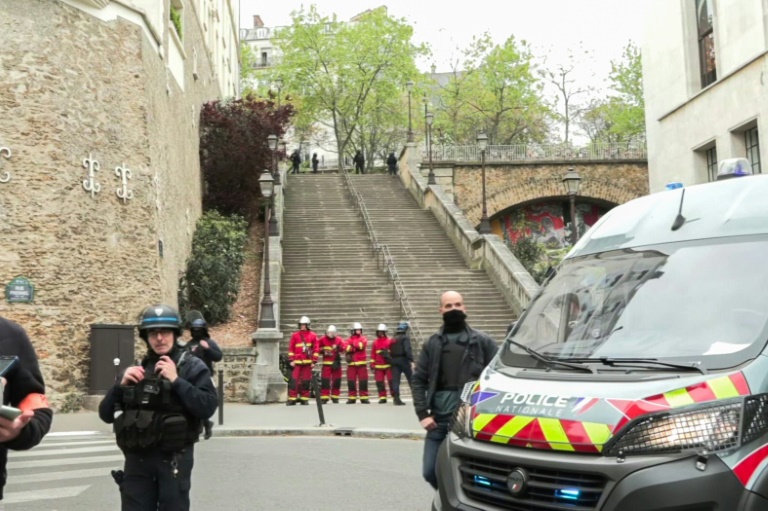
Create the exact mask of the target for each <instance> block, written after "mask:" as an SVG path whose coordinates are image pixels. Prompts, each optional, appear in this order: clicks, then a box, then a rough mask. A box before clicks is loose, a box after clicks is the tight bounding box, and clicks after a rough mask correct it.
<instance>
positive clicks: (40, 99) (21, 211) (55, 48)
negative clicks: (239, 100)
mask: <svg viewBox="0 0 768 511" xmlns="http://www.w3.org/2000/svg"><path fill="white" fill-rule="evenodd" d="M237 5H238V3H237V2H236V1H234V0H215V1H214V0H55V1H51V0H0V48H2V52H0V147H1V148H3V149H0V151H2V152H0V155H1V156H0V262H1V263H2V264H0V282H1V283H2V284H3V287H4V288H6V291H8V288H7V287H6V286H7V284H9V283H10V282H11V281H12V280H13V279H14V278H16V277H23V278H24V279H27V281H28V282H30V283H31V284H32V285H33V286H34V297H33V299H31V300H19V301H14V300H10V299H9V297H8V295H6V299H5V300H2V301H1V302H0V315H2V316H5V317H7V318H9V319H12V320H15V321H17V322H19V323H20V324H22V325H23V326H24V327H25V328H26V329H27V331H28V332H29V334H30V337H31V338H32V341H33V344H34V345H35V347H36V349H37V351H38V354H39V357H40V362H41V366H42V369H43V373H44V376H45V377H46V383H47V384H48V387H49V394H50V396H51V398H52V402H53V404H54V406H56V407H57V408H59V409H65V410H66V409H76V408H78V407H79V404H81V403H82V400H83V398H84V396H85V395H86V394H87V393H88V387H89V375H90V371H89V364H90V362H91V361H90V355H89V353H90V340H89V337H90V331H91V328H92V326H93V325H106V324H109V325H113V324H114V325H135V324H136V321H137V317H138V314H139V312H140V311H141V309H142V308H143V307H145V306H147V305H149V304H151V303H153V302H161V301H162V302H167V303H170V304H172V305H177V296H178V283H179V277H180V274H181V273H182V272H183V271H184V269H185V267H186V259H187V257H188V255H189V253H190V249H191V242H192V235H193V233H194V228H195V223H196V221H197V219H198V217H199V216H200V214H201V193H202V187H201V177H200V163H199V128H198V125H199V112H200V107H201V105H202V104H203V103H204V102H206V101H210V100H213V99H216V98H221V97H228V96H233V95H237V94H238V87H239V85H238V76H239V69H238V51H237V49H238V31H237V24H236V20H237V19H238V15H239V14H238V12H237ZM28 298H29V297H28ZM123 362H124V363H125V362H127V361H123Z"/></svg>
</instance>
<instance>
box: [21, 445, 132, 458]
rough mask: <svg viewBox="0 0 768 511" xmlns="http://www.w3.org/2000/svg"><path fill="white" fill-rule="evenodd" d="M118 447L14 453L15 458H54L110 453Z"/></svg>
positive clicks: (38, 450)
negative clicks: (54, 456)
mask: <svg viewBox="0 0 768 511" xmlns="http://www.w3.org/2000/svg"><path fill="white" fill-rule="evenodd" d="M117 450H119V449H118V448H117V445H110V446H103V447H80V448H75V449H57V448H50V449H41V448H38V449H32V450H31V451H20V452H15V453H13V458H14V459H17V458H36V457H40V456H52V455H54V454H61V455H62V456H69V455H72V454H89V453H94V452H110V451H117Z"/></svg>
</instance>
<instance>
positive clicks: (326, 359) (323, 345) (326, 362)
mask: <svg viewBox="0 0 768 511" xmlns="http://www.w3.org/2000/svg"><path fill="white" fill-rule="evenodd" d="M318 344H319V349H320V354H321V355H322V357H323V369H322V372H321V373H320V378H321V380H320V381H321V382H322V390H321V391H320V398H321V399H322V400H323V403H327V402H328V399H329V398H330V399H331V400H332V401H333V402H334V403H338V402H339V394H340V393H341V353H342V352H343V351H344V341H343V339H342V338H341V337H339V336H337V335H336V326H334V325H329V326H328V329H327V330H326V331H325V335H324V336H322V337H321V338H320V341H318Z"/></svg>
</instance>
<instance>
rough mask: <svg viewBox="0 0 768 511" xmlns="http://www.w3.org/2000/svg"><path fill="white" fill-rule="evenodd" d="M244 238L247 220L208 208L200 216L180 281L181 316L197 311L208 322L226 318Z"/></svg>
mask: <svg viewBox="0 0 768 511" xmlns="http://www.w3.org/2000/svg"><path fill="white" fill-rule="evenodd" d="M246 238H247V223H246V221H245V219H243V218H242V217H240V216H237V215H232V216H229V217H226V216H223V215H222V214H220V213H219V212H217V211H208V212H206V213H205V214H203V216H202V217H200V220H198V222H197V227H196V229H195V235H194V238H193V240H192V254H191V255H190V257H189V260H188V261H187V271H186V273H185V274H184V277H183V278H182V279H181V282H180V296H181V299H180V301H179V302H180V303H179V308H180V309H181V311H182V316H184V315H185V314H186V312H187V311H188V310H199V311H201V312H202V313H203V315H204V316H205V318H206V319H207V320H208V322H209V324H212V325H213V324H216V323H222V322H224V321H226V320H227V319H228V318H229V315H230V310H231V307H232V304H233V303H235V300H236V299H237V293H238V290H239V285H240V272H241V269H242V265H243V259H244V254H243V248H244V246H245V241H246Z"/></svg>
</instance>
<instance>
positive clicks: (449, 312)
mask: <svg viewBox="0 0 768 511" xmlns="http://www.w3.org/2000/svg"><path fill="white" fill-rule="evenodd" d="M440 312H441V314H442V315H443V326H442V327H441V328H440V329H439V330H438V331H437V333H435V334H433V335H432V336H431V337H430V338H429V340H428V341H427V343H426V344H425V345H424V347H423V348H422V350H421V354H419V360H418V361H417V362H416V372H415V373H414V375H413V406H414V408H415V409H416V415H417V416H418V417H419V421H420V422H421V426H422V427H423V428H424V429H426V430H427V437H426V440H425V442H424V458H423V465H422V469H423V475H424V479H426V481H427V482H428V483H429V484H431V485H432V487H433V488H435V489H436V490H437V475H436V474H435V463H436V461H437V451H438V449H440V445H441V444H442V443H443V440H444V439H445V437H446V436H447V435H448V430H449V428H450V423H451V419H452V418H453V415H454V413H456V410H457V409H458V408H459V405H460V404H461V391H462V388H463V387H464V385H465V384H466V383H468V382H470V381H475V380H477V378H479V377H480V373H481V372H482V371H483V369H484V368H485V366H487V365H488V364H489V363H490V361H491V359H493V357H495V356H496V352H497V351H498V347H497V345H496V342H495V341H494V340H493V339H491V338H490V337H488V336H487V335H486V334H484V333H483V332H481V331H479V330H475V329H474V328H472V327H470V326H469V325H467V323H466V319H467V315H466V308H465V307H464V299H463V298H462V296H461V295H460V294H459V293H457V292H456V291H447V292H445V293H443V295H442V296H441V297H440Z"/></svg>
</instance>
